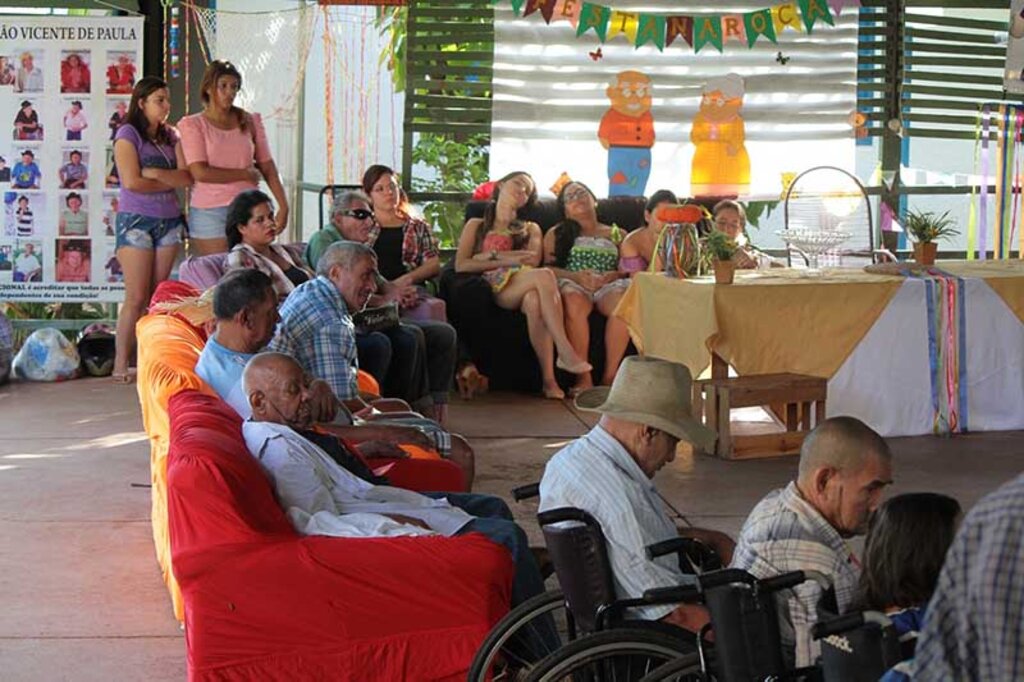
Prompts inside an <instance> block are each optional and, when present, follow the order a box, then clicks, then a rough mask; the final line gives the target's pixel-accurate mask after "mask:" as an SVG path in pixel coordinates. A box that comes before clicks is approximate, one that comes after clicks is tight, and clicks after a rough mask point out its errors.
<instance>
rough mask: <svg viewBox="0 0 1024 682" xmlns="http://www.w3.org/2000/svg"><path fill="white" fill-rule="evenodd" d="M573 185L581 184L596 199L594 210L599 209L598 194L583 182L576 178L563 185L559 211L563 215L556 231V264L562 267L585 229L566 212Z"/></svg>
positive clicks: (559, 199) (559, 197)
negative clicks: (568, 193) (567, 192)
mask: <svg viewBox="0 0 1024 682" xmlns="http://www.w3.org/2000/svg"><path fill="white" fill-rule="evenodd" d="M573 185H579V186H580V187H582V188H583V189H585V190H587V192H588V193H589V194H590V196H591V197H593V199H594V210H595V211H596V210H597V195H596V194H594V192H593V191H592V190H591V189H590V188H589V187H587V186H586V185H584V184H583V183H582V182H577V181H576V180H573V181H572V182H567V183H565V186H564V187H562V191H561V192H559V193H558V212H559V214H561V216H562V222H560V223H559V224H558V231H557V232H555V265H556V266H558V267H560V268H564V267H565V264H566V263H568V262H569V252H570V251H572V245H573V244H575V243H576V237H579V236H580V232H582V231H583V226H582V225H580V224H579V223H578V222H576V221H575V220H573V219H572V218H570V217H569V216H567V215H566V214H565V193H566V191H567V190H568V189H569V188H570V187H572V186H573Z"/></svg>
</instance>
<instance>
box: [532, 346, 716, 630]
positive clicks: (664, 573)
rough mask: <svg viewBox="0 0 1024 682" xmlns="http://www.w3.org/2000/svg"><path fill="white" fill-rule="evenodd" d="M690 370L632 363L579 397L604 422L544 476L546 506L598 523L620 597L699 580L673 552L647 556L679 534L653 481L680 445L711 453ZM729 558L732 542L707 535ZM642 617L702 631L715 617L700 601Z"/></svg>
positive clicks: (710, 435) (650, 610) (648, 361)
mask: <svg viewBox="0 0 1024 682" xmlns="http://www.w3.org/2000/svg"><path fill="white" fill-rule="evenodd" d="M691 383H692V380H691V377H690V370H688V369H687V368H686V367H684V366H683V365H680V364H678V363H674V362H668V361H666V360H658V359H655V358H645V357H635V356H633V357H628V358H626V359H625V360H624V361H623V363H622V365H621V366H620V367H619V371H618V373H617V374H616V375H615V381H614V383H613V384H612V386H611V388H609V387H607V386H602V387H598V388H593V389H590V390H588V391H584V392H582V393H580V395H579V396H577V398H576V406H577V407H579V408H580V409H584V410H590V411H594V412H600V413H601V415H602V416H601V421H600V422H599V423H598V425H597V426H595V427H594V428H593V429H592V430H591V431H590V432H589V433H587V434H586V435H584V436H583V437H582V438H580V439H578V440H576V441H574V442H572V443H570V444H569V445H568V446H566V447H565V448H563V449H562V450H560V451H559V452H558V453H557V454H556V455H555V456H554V457H553V458H552V459H551V461H550V462H548V465H547V467H546V468H545V470H544V477H543V478H542V479H541V482H540V509H541V511H546V510H549V509H557V508H559V507H575V508H577V509H582V510H584V511H586V512H588V513H590V514H591V515H592V516H593V517H594V518H596V519H597V520H598V521H599V522H600V524H601V530H602V531H603V533H604V536H605V541H606V543H607V549H608V559H609V562H610V564H611V569H612V573H613V574H614V578H615V591H616V594H617V595H618V596H619V597H620V598H623V599H625V598H637V597H640V596H642V595H643V593H644V591H646V590H649V589H653V588H656V587H671V586H674V585H681V584H685V583H687V582H692V581H693V576H688V575H686V574H684V573H683V572H682V570H681V569H680V568H679V562H678V561H677V559H676V557H675V555H671V556H663V557H659V558H657V559H653V560H652V559H648V558H647V555H646V548H647V547H648V546H649V545H652V544H654V543H656V542H661V541H662V540H668V539H670V538H673V537H677V536H678V535H679V534H680V531H679V530H678V529H677V528H676V526H675V524H674V523H672V520H671V519H670V518H669V516H668V514H667V512H666V510H665V505H664V503H663V502H662V500H661V498H660V497H659V496H658V492H657V490H656V489H655V488H654V484H653V483H652V482H651V479H652V478H653V477H654V475H655V474H656V473H657V472H658V471H659V470H660V469H661V468H662V467H663V466H664V465H665V464H667V463H669V462H671V461H672V460H673V459H675V451H676V444H677V443H678V442H679V441H680V440H685V441H687V442H690V443H694V444H696V445H699V446H701V447H703V448H705V449H710V448H711V446H713V444H714V441H715V433H714V432H713V431H711V430H710V429H707V428H705V427H704V426H703V425H702V424H700V423H699V422H698V421H697V420H696V419H694V418H693V417H692V416H691V414H690V394H691ZM693 535H696V536H702V537H700V539H702V540H710V541H711V544H713V545H716V549H718V550H719V552H720V553H723V554H724V556H723V559H724V560H725V561H728V559H729V555H730V553H731V541H729V540H728V538H726V537H725V536H722V535H721V534H712V533H710V532H708V531H702V532H696V533H693ZM635 615H637V616H639V617H641V618H643V619H645V620H661V621H664V622H666V623H670V624H672V625H677V626H679V627H682V628H684V629H686V630H690V631H692V632H696V631H698V630H699V629H700V627H701V626H702V625H703V624H704V623H706V622H707V621H708V616H707V611H706V610H705V609H704V608H703V607H702V606H698V605H687V604H683V605H679V606H672V605H665V606H650V607H644V608H641V609H636V610H635Z"/></svg>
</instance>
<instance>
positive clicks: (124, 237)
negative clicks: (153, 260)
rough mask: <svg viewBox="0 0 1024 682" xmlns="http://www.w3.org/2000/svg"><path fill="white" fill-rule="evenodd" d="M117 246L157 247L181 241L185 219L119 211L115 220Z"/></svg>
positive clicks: (172, 244)
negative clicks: (152, 216)
mask: <svg viewBox="0 0 1024 682" xmlns="http://www.w3.org/2000/svg"><path fill="white" fill-rule="evenodd" d="M114 224H115V226H116V231H117V248H119V249H120V248H121V247H122V246H131V247H133V248H136V249H157V248H160V247H162V246H174V245H175V244H180V243H181V228H183V227H184V226H185V221H184V220H182V218H181V216H178V217H177V218H150V217H149V216H144V215H139V214H138V213H118V214H117V218H116V220H115V221H114Z"/></svg>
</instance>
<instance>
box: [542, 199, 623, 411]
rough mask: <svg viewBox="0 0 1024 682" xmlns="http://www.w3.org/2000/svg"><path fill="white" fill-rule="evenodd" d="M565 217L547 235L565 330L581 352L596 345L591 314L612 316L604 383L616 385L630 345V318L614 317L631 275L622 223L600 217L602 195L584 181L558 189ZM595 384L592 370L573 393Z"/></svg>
mask: <svg viewBox="0 0 1024 682" xmlns="http://www.w3.org/2000/svg"><path fill="white" fill-rule="evenodd" d="M558 209H559V212H560V213H561V214H562V216H563V217H562V222H560V223H558V224H557V225H555V226H554V227H552V228H551V229H550V230H548V233H547V234H546V235H544V263H545V264H546V265H547V266H548V267H550V268H551V269H552V270H553V271H554V272H555V274H556V275H557V276H558V285H559V289H560V291H561V293H562V301H563V302H564V305H565V330H566V333H567V334H568V335H569V340H570V341H571V342H572V346H573V348H575V349H576V352H577V353H579V355H580V357H584V358H585V357H587V354H588V351H589V348H590V323H589V319H588V318H589V317H590V313H591V311H592V310H594V308H597V311H598V312H599V313H601V314H602V315H604V316H605V317H607V318H608V324H607V326H606V327H605V335H604V339H605V363H604V374H603V375H602V376H601V384H602V385H610V384H611V383H612V380H613V379H614V378H615V373H616V372H617V371H618V369H619V363H621V362H622V357H623V356H624V355H625V354H626V347H627V346H628V345H629V330H628V329H627V328H626V323H625V322H623V321H622V320H620V319H618V318H616V317H614V316H612V311H614V310H615V306H617V305H618V304H619V301H620V300H621V299H622V295H623V294H624V293H625V292H626V289H627V288H628V287H629V278H628V277H627V276H626V275H625V274H624V273H621V272H619V243H620V242H621V241H622V234H621V231H620V230H619V228H617V227H610V226H608V225H605V224H603V223H600V222H598V220H597V197H596V196H594V193H593V192H591V191H590V188H589V187H587V186H586V185H584V184H583V183H581V182H570V183H568V184H566V185H565V186H564V187H563V188H562V191H561V192H559V194H558ZM593 385H594V381H593V378H592V377H591V375H590V373H589V372H584V373H581V374H580V375H579V376H578V377H577V378H576V385H575V386H573V388H572V390H571V394H573V395H575V394H576V393H579V392H580V391H583V390H586V389H588V388H590V387H592V386H593Z"/></svg>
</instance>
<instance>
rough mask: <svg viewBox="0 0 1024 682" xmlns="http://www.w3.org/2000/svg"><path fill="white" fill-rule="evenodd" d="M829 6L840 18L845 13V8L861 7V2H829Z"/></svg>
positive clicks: (855, 0) (848, 0)
mask: <svg viewBox="0 0 1024 682" xmlns="http://www.w3.org/2000/svg"><path fill="white" fill-rule="evenodd" d="M828 4H829V6H830V7H831V8H832V11H833V12H835V13H836V16H837V17H838V16H839V15H840V14H842V13H843V8H844V7H860V0H828Z"/></svg>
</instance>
